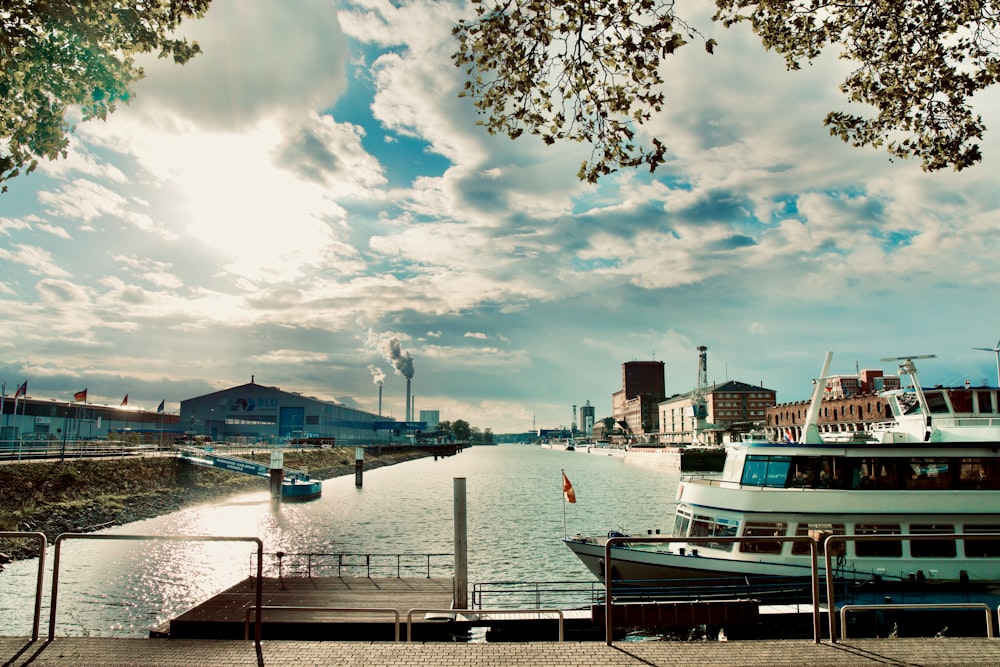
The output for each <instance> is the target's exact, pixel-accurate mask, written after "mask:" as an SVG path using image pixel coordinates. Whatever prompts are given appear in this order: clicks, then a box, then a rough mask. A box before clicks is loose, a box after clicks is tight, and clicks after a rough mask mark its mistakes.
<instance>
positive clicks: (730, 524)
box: [691, 514, 739, 551]
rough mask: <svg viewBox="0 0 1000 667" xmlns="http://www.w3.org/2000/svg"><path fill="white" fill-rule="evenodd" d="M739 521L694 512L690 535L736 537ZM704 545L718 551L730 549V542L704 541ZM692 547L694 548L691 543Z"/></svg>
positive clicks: (731, 545) (731, 547)
mask: <svg viewBox="0 0 1000 667" xmlns="http://www.w3.org/2000/svg"><path fill="white" fill-rule="evenodd" d="M738 526H739V522H738V521H735V520H733V519H716V518H713V517H710V516H702V515H700V514H696V515H695V517H694V521H692V522H691V537H736V529H737V528H738ZM704 546H706V547H708V548H711V549H719V550H720V551H732V550H733V543H732V542H706V543H704ZM692 548H696V546H695V545H692Z"/></svg>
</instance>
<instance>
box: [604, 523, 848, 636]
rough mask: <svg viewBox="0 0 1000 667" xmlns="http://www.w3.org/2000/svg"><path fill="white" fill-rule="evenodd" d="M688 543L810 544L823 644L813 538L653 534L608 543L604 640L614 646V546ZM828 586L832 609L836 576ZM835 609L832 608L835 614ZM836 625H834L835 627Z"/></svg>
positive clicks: (815, 622) (815, 608)
mask: <svg viewBox="0 0 1000 667" xmlns="http://www.w3.org/2000/svg"><path fill="white" fill-rule="evenodd" d="M681 541H683V542H685V543H687V544H713V543H715V544H732V543H737V542H738V543H740V544H743V543H750V544H753V543H755V542H762V543H770V544H774V543H775V542H793V543H798V544H807V545H809V562H810V573H811V583H812V605H813V641H814V642H815V643H817V644H818V643H820V639H821V637H820V635H821V629H820V608H819V565H818V559H817V552H818V551H819V543H818V542H817V541H816V540H814V539H812V538H811V537H801V536H799V537H779V536H773V537H685V538H678V537H656V536H651V535H644V536H637V537H612V538H609V539H608V541H607V542H606V543H605V544H604V563H605V568H604V572H605V576H604V586H605V588H604V602H605V609H606V612H605V614H604V640H605V643H606V644H607V645H608V646H611V645H612V644H613V643H614V641H613V629H614V625H613V621H612V617H613V612H612V610H613V608H614V597H613V595H612V593H613V590H612V588H613V586H612V582H613V581H614V577H613V576H611V572H612V571H613V570H612V565H613V562H614V559H613V554H612V549H613V548H614V547H616V546H618V545H625V544H630V543H633V542H638V543H646V544H649V543H663V542H681ZM827 544H829V538H828V539H827ZM826 557H827V561H826V568H827V569H826V571H827V572H832V571H833V570H832V569H831V568H830V560H829V558H830V549H829V547H827V549H826ZM826 581H827V586H828V589H827V590H828V593H829V596H830V597H829V598H828V599H829V600H831V603H830V605H829V606H830V607H831V609H832V607H833V604H832V600H833V578H832V577H829V576H828V577H827V578H826ZM832 613H833V612H832V611H831V614H832ZM831 627H832V626H831Z"/></svg>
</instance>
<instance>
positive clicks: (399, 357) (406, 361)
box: [368, 329, 413, 380]
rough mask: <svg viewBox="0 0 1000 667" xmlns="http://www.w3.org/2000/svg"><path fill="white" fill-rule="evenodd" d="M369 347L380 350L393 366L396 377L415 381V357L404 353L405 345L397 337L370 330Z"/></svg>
mask: <svg viewBox="0 0 1000 667" xmlns="http://www.w3.org/2000/svg"><path fill="white" fill-rule="evenodd" d="M368 347H370V348H371V349H373V350H378V351H379V352H381V353H382V354H383V356H385V358H386V361H389V362H390V363H391V364H392V367H393V368H394V369H395V371H396V375H402V376H403V377H405V378H406V379H407V380H410V379H413V357H412V356H411V355H410V353H409V352H404V351H403V344H402V343H400V342H399V339H398V338H396V337H395V336H389V335H386V334H377V333H375V332H374V331H371V330H370V329H369V331H368Z"/></svg>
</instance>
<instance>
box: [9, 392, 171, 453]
mask: <svg viewBox="0 0 1000 667" xmlns="http://www.w3.org/2000/svg"><path fill="white" fill-rule="evenodd" d="M127 399H128V397H126V400H125V401H122V404H121V405H118V406H111V405H101V404H95V403H86V402H83V401H75V400H74V401H60V400H56V399H51V398H35V397H33V396H28V397H24V398H21V397H20V396H18V397H15V396H4V397H3V403H2V410H0V449H3V448H8V449H9V448H13V447H15V446H16V443H18V442H57V441H58V442H62V441H66V440H105V439H107V438H108V437H110V436H111V435H122V434H126V433H130V434H133V435H135V436H137V437H138V436H142V437H141V438H140V439H142V440H148V441H151V442H152V441H156V440H158V439H160V438H161V436H162V437H170V438H171V440H170V441H171V442H172V441H173V437H174V436H175V435H176V434H177V432H178V423H177V415H172V414H165V413H164V412H163V411H162V409H157V410H144V409H142V408H140V407H137V406H133V405H127Z"/></svg>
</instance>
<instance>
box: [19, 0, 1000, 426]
mask: <svg viewBox="0 0 1000 667" xmlns="http://www.w3.org/2000/svg"><path fill="white" fill-rule="evenodd" d="M689 4H691V3H689ZM711 9H712V8H711V3H701V4H697V3H696V4H691V7H690V9H689V10H687V11H689V13H688V14H687V15H688V16H690V17H691V18H692V19H693V20H694V21H696V22H697V23H698V24H699V25H700V26H701V27H702V28H703V29H704V30H705V32H706V34H707V35H709V36H714V37H715V38H716V39H717V40H718V42H719V45H718V46H717V47H716V49H715V54H714V55H709V54H707V53H706V52H705V51H704V49H702V48H701V47H700V46H698V45H697V44H692V45H691V46H688V47H685V48H683V49H680V51H679V52H678V54H677V55H676V56H674V57H671V58H669V59H668V62H667V63H666V64H665V66H664V69H663V75H664V79H665V81H666V84H665V88H664V91H665V94H666V104H665V106H664V109H663V111H662V113H660V114H659V115H657V116H656V117H654V118H653V119H652V121H651V122H650V123H649V124H648V125H647V126H646V127H644V128H643V129H642V130H641V131H640V136H641V137H646V138H647V140H648V137H649V136H651V135H652V134H655V135H656V136H658V137H659V138H660V139H661V140H662V141H664V143H666V145H667V147H668V151H667V163H666V164H664V165H663V166H662V167H660V168H659V169H658V170H657V171H656V172H655V173H654V174H650V173H649V172H648V170H639V171H624V172H620V173H617V174H614V175H612V176H610V177H605V178H603V179H602V180H601V181H600V182H599V183H598V184H596V185H591V184H587V183H582V182H580V181H579V180H578V179H577V178H576V173H577V170H578V168H579V165H580V163H581V162H582V161H583V160H584V159H586V158H587V157H588V155H589V152H590V149H589V148H588V147H587V146H584V145H580V144H575V143H574V144H555V145H552V146H547V145H544V144H543V143H542V142H541V141H538V140H536V139H534V138H532V137H526V138H522V139H519V140H517V141H511V140H509V139H507V138H505V137H497V136H490V135H489V134H487V133H486V131H485V130H484V128H482V127H481V126H478V125H477V124H476V121H477V119H478V117H477V114H476V112H475V110H474V108H473V107H472V104H471V102H470V101H469V100H467V99H462V98H459V97H458V92H459V91H460V90H461V88H462V84H463V78H462V77H463V72H462V70H460V69H459V68H456V67H455V66H454V64H453V62H452V60H451V54H452V53H454V51H455V50H456V43H455V42H454V40H453V37H452V36H451V28H452V26H453V25H454V23H455V22H456V21H457V20H458V19H460V18H462V17H471V16H472V11H471V9H470V6H469V5H466V4H465V3H463V2H446V1H429V0H414V1H405V0H394V1H392V2H388V1H382V0H361V1H359V2H331V1H329V0H326V1H324V0H300V1H299V2H295V3H280V2H277V3H276V2H268V1H264V0H239V2H237V1H236V0H214V2H213V3H212V6H211V8H210V10H209V12H208V14H207V15H206V16H205V17H204V18H203V19H202V20H200V21H194V22H189V23H186V24H184V26H182V29H181V30H180V34H182V35H184V36H187V37H189V38H193V39H196V40H197V41H198V42H199V43H200V44H201V46H202V49H203V53H202V54H200V55H199V56H197V57H196V58H195V59H193V60H192V61H191V62H189V63H188V64H187V65H185V66H183V67H179V66H175V65H173V64H172V63H169V62H165V61H159V60H157V59H155V58H146V59H144V60H143V61H142V62H143V64H144V66H145V69H146V77H145V79H143V80H142V81H140V82H139V83H138V84H137V85H136V86H135V93H136V97H135V99H134V100H133V101H132V103H131V104H130V105H128V106H123V107H121V108H120V109H119V110H118V111H116V112H115V113H114V114H112V115H110V116H109V117H108V119H107V121H105V122H101V121H91V122H87V123H81V124H79V125H78V127H77V129H76V131H75V133H74V134H73V135H72V143H71V147H70V153H69V156H68V158H67V159H61V160H58V161H55V162H45V163H43V164H42V165H41V166H40V167H39V169H38V170H37V171H36V172H35V173H33V174H31V175H29V176H23V177H18V178H16V179H14V180H13V181H11V182H10V183H9V184H8V185H9V192H7V193H6V194H3V195H0V313H2V314H0V317H2V322H3V331H4V334H5V335H3V336H2V338H0V380H2V381H3V382H5V383H6V387H7V392H8V394H11V393H13V390H14V388H16V386H17V385H18V384H20V383H21V382H23V381H25V380H26V381H27V382H28V386H29V395H31V396H33V397H41V398H54V399H59V400H69V399H71V398H72V395H73V394H74V393H75V392H77V391H80V390H82V389H84V388H87V389H88V400H89V401H91V402H96V403H106V404H109V405H118V404H119V403H120V402H121V400H122V398H123V397H124V396H125V395H126V394H127V395H128V396H129V405H133V406H140V407H145V408H147V409H155V408H156V406H157V404H158V403H159V402H160V401H161V400H165V403H166V411H167V412H176V411H177V410H179V405H180V401H181V400H184V399H187V398H192V397H196V396H200V395H202V394H205V393H209V392H212V391H216V390H219V389H223V388H226V387H231V386H235V385H240V384H244V383H247V382H249V381H250V380H251V377H253V378H254V380H255V381H256V382H257V383H259V384H263V385H268V386H277V387H280V388H281V389H283V390H286V391H296V392H301V393H303V394H305V395H309V396H315V397H317V398H320V399H323V400H332V401H336V402H339V403H343V404H346V405H350V406H352V407H358V408H361V409H364V410H369V411H372V412H375V411H377V408H378V396H379V387H378V382H380V381H381V382H382V392H383V399H382V412H383V414H385V415H388V416H393V417H395V418H396V419H400V420H401V419H403V418H404V417H405V385H406V381H405V378H404V374H406V373H411V374H412V389H411V390H412V393H413V396H414V405H415V408H416V410H417V411H418V412H419V411H420V410H438V411H439V412H440V416H441V419H446V420H456V419H464V420H466V421H467V422H469V423H470V424H471V425H472V426H475V427H478V428H481V429H487V428H488V429H491V430H493V431H494V432H495V433H510V432H522V431H528V430H531V429H533V428H556V427H559V426H568V425H569V424H570V423H571V422H572V420H573V417H574V414H573V406H583V405H584V404H586V403H587V402H589V403H590V404H591V405H593V406H595V413H596V416H597V418H598V419H601V418H603V417H606V416H610V414H611V395H612V394H613V393H614V392H615V391H617V390H619V389H621V372H622V364H623V363H624V362H627V361H633V360H650V359H656V360H661V361H664V362H665V364H666V366H665V368H666V388H667V394H668V395H671V394H674V393H682V392H687V391H690V390H691V389H693V388H694V387H695V384H696V381H697V347H698V346H699V345H705V346H706V347H707V348H708V380H709V382H712V383H715V382H725V381H727V380H738V381H741V382H746V383H749V384H754V385H763V386H764V387H767V388H769V389H773V390H775V391H776V392H777V398H778V401H779V402H788V401H797V400H803V399H805V398H807V397H808V396H809V394H810V392H811V382H812V378H815V377H816V376H817V375H818V374H819V372H820V368H821V366H822V362H823V357H824V354H825V353H826V351H827V350H831V351H833V353H834V356H833V364H832V367H831V372H832V373H834V374H850V373H854V372H855V370H856V368H859V367H860V368H862V369H865V368H882V369H883V370H884V371H885V372H886V373H887V374H894V373H895V372H896V366H895V364H894V363H891V362H886V363H883V362H881V359H882V358H885V357H898V356H906V355H928V354H935V355H937V357H936V358H934V359H925V360H921V361H920V362H918V369H919V371H920V374H921V375H920V376H921V380H922V381H923V382H924V383H926V384H937V383H941V384H959V383H962V382H964V381H966V380H969V381H971V382H972V383H973V384H976V385H979V384H982V383H989V384H991V385H994V386H995V385H996V383H997V368H996V357H995V355H994V354H993V353H992V352H985V351H981V350H975V349H974V348H977V347H985V348H993V347H994V346H996V345H998V343H997V340H998V338H1000V308H998V305H1000V296H998V295H1000V271H998V269H997V268H996V259H997V257H998V245H1000V243H998V229H1000V224H998V223H1000V176H998V174H1000V169H998V166H1000V127H990V128H989V129H988V130H987V135H986V137H985V138H984V140H983V142H982V144H981V145H982V150H983V153H984V156H985V157H984V160H983V162H982V163H981V164H980V165H978V166H976V167H974V168H971V169H967V170H965V171H963V172H960V173H956V172H952V171H944V172H937V173H925V172H923V171H922V170H921V169H920V165H919V163H917V162H916V161H905V160H903V161H901V160H892V159H890V156H889V155H888V154H887V153H885V152H884V151H881V150H879V149H873V148H861V149H859V148H852V147H850V146H849V145H846V144H844V143H842V142H841V141H840V140H838V139H835V138H833V137H831V136H830V135H829V133H828V131H827V130H826V129H825V128H824V126H823V123H822V121H823V118H824V116H825V115H826V114H827V113H828V112H829V111H834V110H849V111H852V112H854V111H858V109H857V108H856V107H854V106H852V105H850V104H848V101H847V100H846V99H845V98H844V97H843V96H842V95H841V93H840V92H839V90H838V87H837V86H838V84H839V82H840V81H841V80H842V79H843V78H844V76H845V74H846V72H847V71H849V63H845V62H844V61H842V60H838V59H837V58H836V56H837V54H836V52H831V53H829V54H824V55H823V56H822V57H821V58H819V59H818V60H817V61H816V62H814V63H813V64H811V65H809V66H806V67H804V68H803V69H802V70H801V71H798V72H788V71H786V69H785V66H784V62H783V60H782V58H781V57H780V56H778V55H776V54H774V53H772V52H767V51H765V50H764V49H763V47H762V46H761V45H760V43H759V41H758V40H757V39H756V38H755V37H754V36H753V35H752V34H751V33H750V32H749V31H748V30H746V29H745V28H744V27H738V28H736V29H724V28H722V27H720V26H713V25H711V23H710V21H709V20H708V16H709V14H710V12H711ZM976 109H977V111H978V112H979V113H981V114H982V115H983V117H984V118H985V119H986V122H987V124H988V125H992V124H993V123H994V122H995V121H996V120H997V119H998V118H1000V113H998V111H1000V93H998V92H997V91H988V92H987V93H985V94H981V95H980V96H979V97H978V98H977V99H976Z"/></svg>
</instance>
